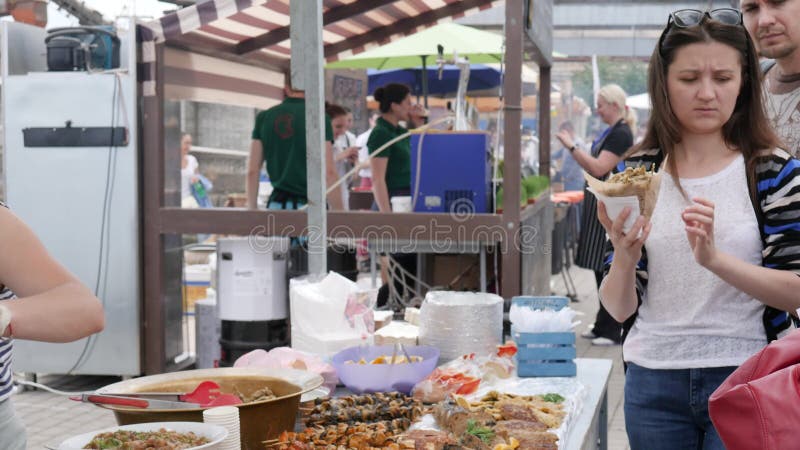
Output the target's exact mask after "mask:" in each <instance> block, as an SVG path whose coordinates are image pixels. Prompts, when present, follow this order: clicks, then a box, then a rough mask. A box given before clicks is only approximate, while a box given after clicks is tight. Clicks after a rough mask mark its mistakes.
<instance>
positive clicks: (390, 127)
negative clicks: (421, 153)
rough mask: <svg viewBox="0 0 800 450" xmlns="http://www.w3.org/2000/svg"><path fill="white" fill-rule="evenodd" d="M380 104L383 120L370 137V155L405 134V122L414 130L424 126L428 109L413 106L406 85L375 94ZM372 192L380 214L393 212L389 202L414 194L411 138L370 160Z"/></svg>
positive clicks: (388, 88) (395, 86)
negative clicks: (395, 197)
mask: <svg viewBox="0 0 800 450" xmlns="http://www.w3.org/2000/svg"><path fill="white" fill-rule="evenodd" d="M372 95H373V97H374V98H375V100H376V101H377V102H378V103H379V109H380V113H381V116H380V117H379V118H378V120H377V121H375V128H373V130H372V133H371V134H370V135H369V140H368V141H367V148H368V149H369V153H370V155H372V154H373V153H375V151H377V150H378V149H379V148H381V147H382V146H383V145H384V144H386V143H387V142H389V141H391V140H392V139H394V138H396V137H397V136H400V135H402V134H405V133H406V132H407V131H408V130H406V129H405V128H403V127H401V126H400V124H399V123H400V121H405V122H406V123H407V124H408V125H410V126H412V127H417V126H420V125H422V123H423V121H424V115H425V109H424V108H422V106H420V105H412V104H411V92H410V90H409V89H408V87H407V86H405V85H403V84H397V83H390V84H387V85H386V86H383V87H380V88H378V89H376V90H375V92H374V93H373V94H372ZM370 166H371V168H372V192H373V194H374V195H375V203H376V204H377V206H378V210H379V211H380V212H391V211H392V208H391V205H390V203H389V199H390V198H391V197H394V196H398V195H409V194H410V191H411V138H410V137H405V138H403V139H401V140H399V141H397V142H395V143H394V144H392V145H391V146H390V147H388V148H386V149H384V150H383V151H381V152H380V153H379V154H377V155H376V156H374V157H372V158H371V159H370Z"/></svg>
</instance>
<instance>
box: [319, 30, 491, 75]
mask: <svg viewBox="0 0 800 450" xmlns="http://www.w3.org/2000/svg"><path fill="white" fill-rule="evenodd" d="M437 45H441V46H442V47H444V57H445V58H450V57H452V55H453V52H454V51H455V52H458V56H466V57H468V58H469V62H470V63H471V64H484V63H499V62H502V61H503V36H501V35H499V34H495V33H490V32H488V31H481V30H478V29H475V28H471V27H467V26H464V25H459V24H456V23H452V22H451V23H442V24H439V25H436V26H434V27H431V28H428V29H426V30H423V31H420V32H419V33H414V34H412V35H410V36H408V37H405V38H402V39H398V40H396V41H394V42H391V43H389V44H386V45H384V46H382V47H378V48H375V49H372V50H369V51H366V52H363V53H359V54H357V55H355V56H352V57H350V58H347V59H343V60H341V61H336V62H333V63H330V64H328V65H327V66H326V67H327V68H331V69H405V68H409V67H419V65H420V60H422V59H423V58H424V59H428V57H432V58H431V61H433V60H434V59H435V58H436V56H437V54H438V53H437V49H436V46H437Z"/></svg>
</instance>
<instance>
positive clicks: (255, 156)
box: [245, 139, 264, 209]
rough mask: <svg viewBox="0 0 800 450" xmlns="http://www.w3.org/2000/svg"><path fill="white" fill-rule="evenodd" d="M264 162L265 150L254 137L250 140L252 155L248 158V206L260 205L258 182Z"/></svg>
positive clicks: (246, 187) (246, 189) (253, 207)
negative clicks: (258, 200)
mask: <svg viewBox="0 0 800 450" xmlns="http://www.w3.org/2000/svg"><path fill="white" fill-rule="evenodd" d="M263 164H264V151H263V148H262V145H261V141H259V140H258V139H253V140H252V141H251V142H250V156H249V157H248V158H247V184H246V185H245V191H246V192H247V208H249V209H256V208H257V207H258V206H257V205H258V202H257V199H258V183H259V181H260V180H259V178H260V177H261V166H262V165H263Z"/></svg>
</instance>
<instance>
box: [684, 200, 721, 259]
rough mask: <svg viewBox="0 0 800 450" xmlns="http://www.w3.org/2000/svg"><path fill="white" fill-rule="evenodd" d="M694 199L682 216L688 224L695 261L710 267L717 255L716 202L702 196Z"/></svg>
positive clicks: (687, 233)
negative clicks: (715, 243)
mask: <svg viewBox="0 0 800 450" xmlns="http://www.w3.org/2000/svg"><path fill="white" fill-rule="evenodd" d="M692 201H693V202H694V204H693V205H691V206H689V207H687V208H686V209H684V210H683V213H682V214H681V218H682V219H683V223H684V224H685V225H686V237H687V238H688V239H689V246H691V247H692V253H694V259H695V261H697V263H698V264H700V265H701V266H703V267H705V268H708V267H709V266H710V265H711V264H712V262H713V261H714V258H716V257H717V248H716V247H715V246H714V203H712V202H711V201H710V200H707V199H705V198H702V197H695V198H693V199H692Z"/></svg>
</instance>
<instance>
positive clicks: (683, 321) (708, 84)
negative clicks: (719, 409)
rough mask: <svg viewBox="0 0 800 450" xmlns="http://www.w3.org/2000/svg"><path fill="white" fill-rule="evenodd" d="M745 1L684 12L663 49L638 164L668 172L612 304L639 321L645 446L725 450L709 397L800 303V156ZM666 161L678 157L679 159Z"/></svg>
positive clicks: (635, 331)
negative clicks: (773, 98)
mask: <svg viewBox="0 0 800 450" xmlns="http://www.w3.org/2000/svg"><path fill="white" fill-rule="evenodd" d="M759 75H760V74H759V64H758V59H757V55H756V51H755V48H754V47H753V43H752V41H751V39H750V37H749V35H748V34H747V31H746V30H745V29H744V27H743V26H742V20H741V15H740V13H739V11H737V10H735V9H730V8H721V9H715V10H713V11H710V12H709V11H707V12H703V11H698V10H680V11H676V12H674V13H672V14H670V17H669V21H668V24H667V27H666V29H665V30H664V32H663V33H662V35H661V39H660V40H659V43H658V45H657V46H656V48H655V50H654V51H653V55H652V57H651V58H650V67H649V81H648V85H649V93H650V98H651V101H652V103H653V110H652V115H651V118H650V122H649V124H648V128H647V134H646V136H645V138H644V141H643V142H642V143H641V144H640V145H639V146H637V147H635V148H634V149H632V150H631V152H632V153H631V154H630V155H629V157H628V158H627V159H626V160H625V165H626V166H628V167H638V166H645V167H647V168H650V167H651V166H652V165H653V164H654V165H655V166H656V167H657V168H658V167H659V166H661V167H660V168H661V170H663V171H664V174H663V176H662V177H661V183H660V187H659V188H658V189H659V190H658V195H657V202H656V204H655V208H654V210H653V212H652V216H651V217H650V218H649V219H646V218H645V217H638V218H637V219H636V221H635V223H634V225H633V227H632V228H631V229H630V231H629V232H627V233H624V232H623V231H622V230H623V223H624V221H625V219H626V218H627V216H628V215H629V214H630V210H625V211H623V213H622V214H620V215H619V216H618V217H617V218H616V219H615V220H613V221H612V220H611V219H610V218H609V217H608V215H607V214H606V208H605V206H604V205H603V204H602V203H601V204H600V205H599V207H598V217H599V220H600V222H601V223H602V224H603V227H604V228H605V230H606V232H607V233H608V235H609V239H610V244H611V245H610V246H609V251H608V253H607V257H606V268H605V269H606V276H605V279H604V280H603V283H602V286H601V289H600V295H601V301H602V303H603V305H605V307H606V309H607V310H608V312H609V313H610V314H611V315H612V316H613V317H614V318H615V319H616V320H618V321H625V327H626V329H630V332H629V334H628V336H627V338H626V339H625V344H624V346H623V358H624V360H625V361H626V363H627V367H628V368H627V372H626V379H625V406H624V407H625V422H626V429H627V433H628V438H629V442H630V446H631V448H632V449H633V450H637V449H650V450H659V449H686V448H692V449H704V450H708V449H722V448H724V446H723V444H722V442H721V440H720V438H719V435H718V434H717V432H716V430H715V429H714V426H713V424H712V422H711V420H710V419H709V415H708V398H709V396H710V394H711V393H712V392H713V391H714V390H715V389H716V388H717V387H718V386H719V385H720V384H721V383H722V381H723V380H724V379H725V378H726V377H727V376H728V375H729V374H730V373H731V372H733V370H734V369H735V368H736V366H738V365H740V364H741V363H742V362H744V361H745V360H746V359H747V358H748V357H749V356H751V355H752V354H753V353H756V352H757V351H759V350H760V349H761V348H763V347H764V345H766V344H767V342H768V341H769V340H772V339H775V338H776V337H777V336H778V334H779V333H780V332H781V331H783V330H785V329H786V328H787V327H788V326H789V317H788V314H786V313H785V312H784V311H792V312H793V311H795V310H796V309H797V307H798V306H800V296H798V295H797V293H798V292H800V277H799V276H798V275H800V250H798V249H800V223H798V222H797V219H796V218H797V217H798V215H800V199H798V192H799V191H800V187H799V186H800V184H798V183H800V176H799V175H800V162H799V161H797V160H795V159H793V158H792V157H790V156H789V154H788V153H786V152H785V151H783V150H781V149H780V148H779V147H780V145H781V144H780V142H779V141H778V139H777V137H776V136H775V134H774V132H773V131H772V129H770V126H769V123H768V122H767V119H766V116H765V113H764V109H763V107H762V103H761V96H762V92H761V86H760V82H759ZM665 161H666V162H665Z"/></svg>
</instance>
